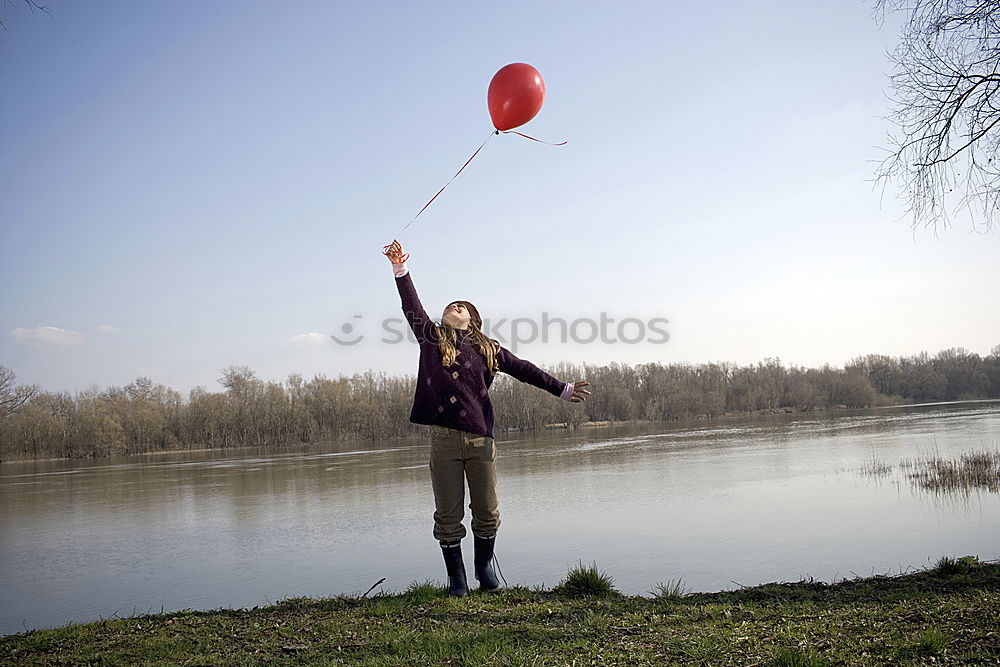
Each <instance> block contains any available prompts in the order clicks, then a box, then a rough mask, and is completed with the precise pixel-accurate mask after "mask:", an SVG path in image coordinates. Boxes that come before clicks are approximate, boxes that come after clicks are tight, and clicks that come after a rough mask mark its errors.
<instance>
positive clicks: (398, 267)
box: [385, 241, 434, 343]
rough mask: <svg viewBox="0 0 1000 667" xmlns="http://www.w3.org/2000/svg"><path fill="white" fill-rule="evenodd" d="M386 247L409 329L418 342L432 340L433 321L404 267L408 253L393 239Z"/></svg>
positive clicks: (408, 272) (407, 270)
mask: <svg viewBox="0 0 1000 667" xmlns="http://www.w3.org/2000/svg"><path fill="white" fill-rule="evenodd" d="M388 248H389V250H388V252H386V253H385V255H386V256H387V257H388V258H389V261H390V262H392V274H393V276H395V278H396V289H397V290H398V291H399V298H400V302H401V305H402V307H403V314H404V315H405V316H406V322H407V323H408V324H409V325H410V329H412V330H413V335H414V336H416V337H417V342H418V343H423V342H425V341H433V340H434V337H433V335H432V330H433V328H434V322H433V321H432V320H431V318H430V316H429V315H428V314H427V311H426V310H424V306H423V304H421V303H420V297H419V296H417V288H416V287H414V286H413V280H412V279H411V278H410V270H409V269H408V268H407V267H406V259H407V258H408V257H409V254H406V255H404V254H403V247H402V246H401V245H399V241H393V242H392V244H391V245H390V246H388Z"/></svg>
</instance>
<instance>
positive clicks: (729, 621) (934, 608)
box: [0, 557, 1000, 667]
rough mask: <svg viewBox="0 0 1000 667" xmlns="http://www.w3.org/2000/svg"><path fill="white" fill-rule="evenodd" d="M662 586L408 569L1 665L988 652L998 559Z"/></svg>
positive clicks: (743, 658) (57, 636) (66, 642)
mask: <svg viewBox="0 0 1000 667" xmlns="http://www.w3.org/2000/svg"><path fill="white" fill-rule="evenodd" d="M571 582H575V583H571ZM567 586H568V588H567ZM661 586H662V588H660V589H658V590H660V591H661V592H662V593H663V594H661V595H659V596H655V597H647V596H627V595H622V594H620V593H617V592H614V588H613V585H612V582H611V579H610V577H608V576H607V574H606V573H603V572H601V571H599V570H598V569H597V567H596V565H594V566H592V567H589V568H585V567H583V566H582V564H581V565H580V566H579V567H576V568H574V569H572V570H571V571H570V572H569V573H568V574H567V577H566V580H565V581H564V582H562V583H561V587H557V588H558V590H556V589H553V590H542V589H540V588H535V589H528V588H523V587H510V588H505V589H501V591H500V592H499V593H495V594H485V593H479V592H478V591H474V592H473V594H472V595H471V596H470V597H468V598H453V597H449V596H448V595H447V590H446V589H445V588H444V587H443V586H438V585H436V584H435V583H434V582H423V583H418V582H413V583H411V584H410V586H409V587H408V588H407V589H406V590H405V591H403V592H402V593H398V594H385V593H379V594H376V595H373V596H371V597H367V598H362V597H360V596H337V597H332V598H320V599H312V598H289V599H285V600H282V601H281V602H279V603H277V604H275V605H271V606H268V607H260V608H254V609H235V610H234V609H219V610H212V611H189V610H185V611H182V612H172V613H166V614H156V615H147V616H135V617H132V618H124V619H114V620H106V621H98V622H95V623H89V624H85V625H80V624H73V625H68V626H66V627H62V628H55V629H50V630H33V631H30V632H25V633H21V634H17V635H10V636H7V637H2V638H0V663H3V664H15V665H55V664H73V665H258V664H271V665H363V666H367V667H382V666H389V665H458V666H461V665H533V666H538V667H544V666H550V665H551V666H555V665H665V664H666V665H669V664H690V665H748V664H755V665H781V666H803V667H815V666H825V665H900V664H903V665H930V664H935V665H943V664H945V665H946V664H951V665H960V664H961V665H966V664H997V663H998V662H1000V633H998V632H997V630H996V628H998V627H1000V565H998V564H994V563H981V562H979V561H977V560H976V559H974V558H969V557H966V558H943V559H942V560H940V561H938V564H937V566H936V567H934V568H932V569H929V570H926V571H923V572H911V573H907V574H903V575H899V576H876V577H870V578H865V579H861V578H858V579H853V580H849V581H842V582H839V583H836V584H823V583H819V582H815V581H811V580H810V581H800V582H797V583H771V584H765V585H762V586H755V587H752V588H740V589H738V590H730V591H722V592H717V593H686V592H684V589H683V586H682V584H681V581H680V580H677V581H676V582H674V581H668V582H667V583H666V584H662V585H661ZM583 590H586V591H589V592H588V593H581V591H583ZM654 590H657V589H654ZM595 591H604V593H605V594H604V595H602V594H599V593H595ZM609 591H610V592H611V593H610V594H608V592H609Z"/></svg>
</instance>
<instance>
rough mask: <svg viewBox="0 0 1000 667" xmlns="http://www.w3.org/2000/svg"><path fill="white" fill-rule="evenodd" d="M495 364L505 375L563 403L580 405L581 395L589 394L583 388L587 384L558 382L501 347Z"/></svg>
mask: <svg viewBox="0 0 1000 667" xmlns="http://www.w3.org/2000/svg"><path fill="white" fill-rule="evenodd" d="M497 362H498V363H499V364H500V370H501V371H502V372H504V373H506V374H507V375H510V376H511V377H513V378H515V379H517V380H520V381H521V382H526V383H528V384H530V385H534V386H536V387H538V388H539V389H544V390H545V391H547V392H549V393H550V394H552V395H553V396H558V397H559V398H561V399H563V400H564V401H571V402H573V403H580V402H582V401H584V400H586V397H585V396H584V395H583V394H589V393H590V392H589V391H587V390H586V389H584V388H583V387H586V386H588V383H587V382H560V381H559V380H557V379H555V378H554V377H552V376H551V375H549V374H548V373H546V372H545V371H543V370H542V369H541V368H539V367H538V366H536V365H534V364H533V363H531V362H530V361H527V360H525V359H519V358H517V357H516V356H514V353H513V352H511V351H510V350H508V349H507V348H505V347H503V346H501V347H500V351H499V352H498V353H497Z"/></svg>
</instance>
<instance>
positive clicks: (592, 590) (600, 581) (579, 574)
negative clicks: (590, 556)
mask: <svg viewBox="0 0 1000 667" xmlns="http://www.w3.org/2000/svg"><path fill="white" fill-rule="evenodd" d="M554 590H555V592H556V593H557V594H561V595H567V596H570V597H601V598H606V597H610V596H612V595H617V594H618V591H617V590H616V589H615V585H614V579H612V577H611V576H609V575H608V573H607V572H605V571H604V570H598V569H597V563H594V564H593V565H591V566H590V567H584V565H583V562H582V561H581V562H580V564H579V565H577V566H576V567H574V568H572V569H570V571H569V573H568V574H567V575H566V578H565V579H563V580H562V581H560V582H559V583H558V584H557V585H556V587H555V589H554Z"/></svg>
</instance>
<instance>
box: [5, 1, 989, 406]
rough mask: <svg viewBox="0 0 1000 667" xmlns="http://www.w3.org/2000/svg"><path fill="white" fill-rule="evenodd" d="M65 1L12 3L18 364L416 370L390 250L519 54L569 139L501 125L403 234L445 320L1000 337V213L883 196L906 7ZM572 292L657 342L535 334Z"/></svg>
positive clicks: (477, 131) (803, 357) (176, 380)
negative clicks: (468, 313)
mask: <svg viewBox="0 0 1000 667" xmlns="http://www.w3.org/2000/svg"><path fill="white" fill-rule="evenodd" d="M49 7H50V8H51V10H52V16H51V17H48V16H44V15H39V14H35V15H32V14H30V13H28V12H27V11H24V10H22V9H21V8H15V7H7V8H5V9H3V10H2V12H3V14H2V15H0V18H2V20H3V21H4V22H5V23H6V24H7V28H8V29H7V32H3V33H0V63H2V64H0V90H2V91H4V92H3V97H4V101H3V104H2V105H0V176H2V178H0V285H3V288H2V289H3V292H2V308H0V364H4V365H6V366H8V367H10V368H12V369H13V370H14V371H15V372H16V373H17V375H18V380H19V381H20V382H25V383H38V384H40V385H42V386H43V387H44V388H45V389H48V390H52V391H57V390H69V391H75V390H80V389H85V388H87V387H89V386H92V385H97V386H99V387H104V386H107V385H123V384H126V383H128V382H130V381H132V380H134V379H135V378H136V377H137V376H139V375H146V376H149V377H151V378H152V379H153V380H154V381H156V382H162V383H164V384H167V385H169V386H172V387H174V388H176V389H179V390H181V391H182V392H187V391H188V390H190V389H191V388H192V387H194V386H197V385H201V386H204V387H206V388H208V389H209V390H212V391H217V390H220V389H221V387H220V385H219V384H218V383H217V382H216V378H218V377H219V375H220V370H221V369H222V368H224V367H226V366H229V365H233V364H240V365H247V366H250V367H251V368H253V369H254V370H255V371H257V373H258V375H259V376H260V377H262V378H264V379H267V380H275V381H283V380H284V379H285V378H287V376H288V375H289V374H290V373H301V374H302V375H304V376H305V377H307V378H310V377H312V376H313V375H315V374H318V373H322V374H325V375H327V376H332V377H335V376H337V375H338V374H341V373H343V374H351V373H355V372H359V371H364V370H367V369H374V370H380V371H382V370H384V371H387V372H390V373H399V374H402V373H414V372H415V371H416V364H417V350H416V347H415V345H413V344H412V343H409V342H406V341H403V342H399V343H392V342H387V341H386V339H387V338H391V337H390V336H387V335H386V334H385V331H386V328H387V327H388V328H391V329H393V330H397V331H398V330H400V329H399V327H398V322H396V323H394V322H393V321H392V320H393V318H398V317H399V316H400V315H401V311H400V308H399V298H398V295H397V294H396V291H395V286H394V284H393V278H392V273H391V269H390V266H389V263H388V261H387V260H386V259H385V258H384V257H383V256H382V255H381V247H382V246H383V245H385V244H387V243H389V242H390V241H391V240H392V239H393V238H394V237H395V236H396V235H397V233H398V232H399V230H400V229H401V228H402V227H403V226H404V225H405V224H406V223H407V222H408V221H409V220H410V219H411V218H412V217H413V215H414V214H415V213H416V212H417V211H418V210H419V209H420V207H421V206H423V204H424V203H425V202H426V201H427V199H429V198H430V197H431V196H432V195H433V194H434V193H435V192H436V191H437V190H438V188H440V187H441V185H443V184H444V183H445V182H446V181H447V180H448V178H450V177H451V175H452V174H453V173H454V172H455V170H457V169H458V167H459V166H461V164H462V163H463V162H464V161H465V160H466V159H467V158H468V156H469V155H470V154H471V153H472V151H473V150H475V148H476V147H477V146H478V145H479V144H480V143H481V142H482V141H483V140H484V139H485V138H486V137H487V136H488V135H489V132H490V130H491V129H492V125H491V123H490V119H489V115H488V112H487V108H486V89H487V86H488V84H489V81H490V78H491V77H492V75H493V73H494V72H496V70H497V69H499V68H500V67H502V66H503V65H506V64H507V63H510V62H528V63H531V64H532V65H534V66H535V67H536V68H538V70H539V71H540V72H541V73H542V75H543V77H544V78H545V82H546V86H547V97H546V100H545V104H544V106H543V108H542V110H541V112H540V113H539V115H538V116H537V117H536V118H535V119H534V120H532V121H531V122H530V123H528V124H527V125H525V126H524V127H522V128H520V129H521V130H522V131H524V132H526V133H528V134H531V135H533V136H537V137H539V138H542V139H546V140H550V141H558V140H563V139H566V140H568V141H569V143H568V144H567V145H566V146H563V147H558V148H557V147H550V146H544V145H541V144H537V143H534V142H530V141H527V140H524V139H521V138H519V137H516V136H513V135H501V136H498V137H494V138H493V139H492V140H491V141H490V142H489V143H488V145H487V147H486V148H485V149H484V150H483V151H482V152H481V153H480V154H479V156H478V157H477V158H476V160H475V161H473V162H472V163H471V164H470V165H469V167H468V168H467V169H466V170H465V171H464V172H463V173H462V174H461V175H460V176H459V177H458V178H457V179H456V180H455V181H454V183H452V184H451V186H450V187H449V188H448V189H447V190H446V191H445V192H444V194H443V195H441V197H439V198H438V200H437V201H435V202H434V204H433V205H432V206H431V207H430V208H428V209H427V211H426V212H425V213H424V214H423V215H422V216H421V217H420V218H419V219H417V221H416V222H414V223H413V224H412V225H411V226H410V227H409V228H408V229H407V230H406V231H405V232H404V233H403V234H402V235H400V236H399V237H398V238H399V240H400V241H401V243H403V245H404V248H405V249H406V250H407V251H408V252H410V253H411V259H410V261H409V266H410V269H411V271H412V276H413V279H414V283H415V284H416V286H417V288H418V290H419V293H420V295H421V298H422V300H423V303H424V305H425V306H426V307H427V310H428V311H429V312H430V313H431V314H432V316H435V317H439V316H440V313H441V310H442V309H443V307H444V306H445V304H446V303H448V302H449V301H450V300H453V299H467V300H469V301H472V302H473V303H475V304H476V305H477V306H478V308H479V310H480V312H481V313H482V314H483V315H484V316H485V317H486V318H487V319H488V320H490V321H491V322H497V321H500V320H504V321H505V322H499V323H498V324H497V326H496V328H495V329H494V330H493V331H492V333H493V334H494V336H495V337H497V338H500V339H501V342H504V343H505V344H506V346H507V347H508V348H510V349H512V350H514V351H515V352H516V354H518V356H521V357H522V358H526V359H530V360H532V361H533V362H535V363H537V364H539V365H549V364H555V363H558V362H560V361H571V362H576V363H581V364H582V363H587V364H604V363H608V362H611V361H619V362H623V363H629V364H635V363H643V362H647V361H656V362H660V363H671V362H685V361H686V362H692V363H699V362H708V361H734V362H738V363H743V364H746V363H755V362H757V361H760V360H763V359H764V358H766V357H779V358H780V359H781V361H782V362H783V363H785V364H802V365H807V366H820V365H822V364H824V363H830V364H831V365H834V366H842V365H843V364H844V363H845V362H847V361H849V360H850V359H851V358H852V357H854V356H856V355H858V354H866V353H884V354H890V355H909V354H916V353H919V352H920V351H922V350H926V351H928V352H930V353H934V352H937V351H938V350H940V349H943V348H947V347H953V346H962V347H966V348H967V349H969V350H971V351H974V352H977V353H979V354H984V355H985V354H987V353H988V352H989V350H990V348H991V347H992V346H994V345H997V344H1000V336H998V332H1000V308H997V307H996V306H997V304H998V303H1000V281H998V280H997V277H998V270H997V262H996V256H997V248H998V244H1000V238H998V233H997V232H994V233H992V234H987V235H983V234H978V233H972V232H971V231H970V230H971V229H972V223H971V222H970V221H968V220H966V219H962V218H959V219H956V220H955V221H954V224H953V226H952V227H951V228H950V229H947V230H939V233H938V234H937V235H935V234H934V233H932V232H931V231H924V230H918V231H916V232H914V231H913V230H912V229H911V228H910V225H909V221H908V220H907V219H905V218H903V217H902V214H903V210H902V208H901V206H900V204H899V202H898V201H897V199H896V189H895V186H894V185H891V186H890V187H889V188H888V189H887V190H886V192H885V193H884V195H883V193H882V192H881V191H880V190H878V189H875V188H874V187H873V183H872V177H873V172H874V168H875V162H874V161H875V160H877V159H878V158H879V157H880V155H881V153H880V151H879V149H878V146H885V145H887V141H886V140H885V133H886V131H887V129H888V128H889V125H888V123H887V122H886V121H885V120H883V118H882V117H883V116H885V115H886V113H887V112H888V101H887V98H886V96H885V92H886V88H887V83H888V79H887V75H888V73H889V68H890V65H889V62H888V60H887V58H886V51H887V50H888V49H889V48H891V47H892V45H893V44H894V43H895V41H896V37H897V30H898V27H897V24H896V23H894V22H893V21H892V20H890V21H889V22H888V23H886V24H885V25H882V26H881V27H880V26H879V25H877V24H876V23H875V22H874V21H873V20H872V17H871V5H870V3H866V2H834V1H832V0H831V1H824V2H816V3H809V4H808V5H803V4H802V3H798V2H790V1H789V2H759V3H740V2H719V3H712V5H711V6H706V5H701V4H698V3H685V4H678V3H660V2H635V3H610V2H601V3H598V2H572V3H570V2H551V3H526V2H523V3H518V2H508V3H504V4H503V5H502V6H498V5H495V4H491V3H457V2H455V3H444V2H431V3H404V2H398V3H388V2H384V3H347V2H320V1H308V0H304V1H301V2H294V3H275V2H259V1H256V0H249V1H245V2H243V1H241V2H216V3H197V4H189V3H167V2H159V3H136V2H125V1H117V2H112V1H106V0H92V1H89V2H68V1H65V0H51V2H50V3H49ZM543 313H544V314H547V316H548V317H549V318H562V319H564V320H566V321H567V322H568V323H576V325H578V326H579V327H580V328H578V329H577V332H578V334H579V335H578V340H580V339H585V338H586V337H587V332H588V331H590V329H589V326H590V325H589V324H587V323H588V322H591V321H599V319H600V318H601V316H602V313H603V314H604V317H606V318H611V319H613V320H614V321H615V322H618V323H620V322H621V320H622V319H624V318H635V319H636V320H637V321H632V322H631V323H630V324H629V325H628V327H626V328H625V329H623V330H622V332H623V337H625V338H628V339H629V340H635V339H637V338H641V339H642V341H643V342H638V343H627V342H623V341H622V340H620V339H618V337H617V336H616V335H614V334H615V333H616V332H615V330H614V329H613V327H612V329H609V334H611V336H610V337H609V338H608V340H607V342H601V341H599V340H598V341H595V342H591V343H585V342H576V341H574V340H566V341H560V340H559V339H558V336H557V335H556V334H557V333H558V332H557V331H556V330H554V329H553V330H550V331H551V333H552V336H553V337H552V338H550V339H549V340H548V342H542V341H541V340H540V339H538V340H535V341H534V342H531V341H527V340H524V341H523V342H519V343H517V344H514V343H512V341H511V335H512V331H511V330H510V328H509V326H510V325H509V322H510V320H511V319H512V318H522V319H523V320H524V321H525V322H530V321H534V322H536V323H538V322H540V321H541V318H542V316H543ZM652 318H664V319H666V320H667V321H668V323H667V324H666V325H665V326H662V327H661V328H662V329H665V330H666V331H667V332H668V339H667V340H666V341H665V342H645V341H646V338H642V336H641V334H642V333H643V327H647V326H648V325H649V322H650V321H651V320H652ZM386 320H389V321H388V322H387V321H386ZM348 325H349V326H350V330H349V331H347V332H345V329H344V327H345V326H348ZM522 326H524V327H528V328H522V329H521V331H522V333H525V332H528V329H530V326H529V325H527V324H525V325H522ZM330 334H337V335H338V336H340V337H341V338H342V339H345V340H347V339H350V340H360V342H358V343H357V344H354V345H339V344H337V343H335V342H334V341H333V340H331V339H330V338H329V336H330ZM663 338H664V337H663V336H658V337H656V340H660V341H662V339H663ZM562 379H565V380H574V379H580V378H562Z"/></svg>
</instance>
